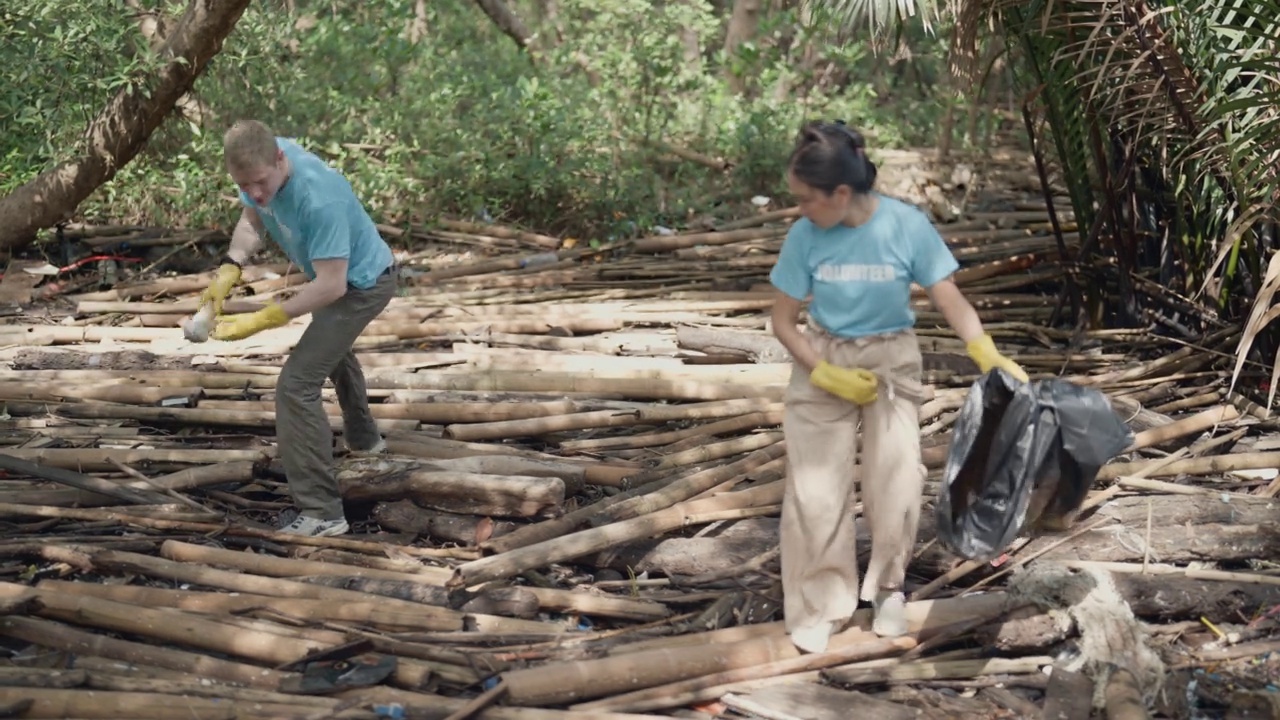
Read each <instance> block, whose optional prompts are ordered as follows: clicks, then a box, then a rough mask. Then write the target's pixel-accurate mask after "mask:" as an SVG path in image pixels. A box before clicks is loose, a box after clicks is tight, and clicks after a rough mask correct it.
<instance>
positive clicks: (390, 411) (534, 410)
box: [200, 400, 578, 425]
mask: <svg viewBox="0 0 1280 720" xmlns="http://www.w3.org/2000/svg"><path fill="white" fill-rule="evenodd" d="M200 409H202V410H203V409H208V410H221V411H237V412H244V411H249V412H254V413H270V414H271V415H272V417H274V414H275V402H273V401H268V400H259V401H254V400H201V401H200ZM324 409H325V411H326V412H327V413H328V414H330V415H336V416H341V414H342V409H341V408H340V407H339V406H338V405H337V403H325V404H324ZM577 410H578V403H575V402H573V401H572V400H552V401H546V402H492V403H486V402H462V403H451V402H382V403H370V405H369V411H370V413H371V414H372V415H373V417H375V418H379V419H384V420H414V421H417V422H423V423H430V424H432V425H448V424H452V423H490V422H499V421H508V420H524V419H528V418H543V417H553V416H558V415H563V414H568V413H575V412H577Z"/></svg>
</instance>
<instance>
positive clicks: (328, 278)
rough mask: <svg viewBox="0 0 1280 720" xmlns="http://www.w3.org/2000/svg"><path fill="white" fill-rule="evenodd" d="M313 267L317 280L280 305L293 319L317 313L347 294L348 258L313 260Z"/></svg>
mask: <svg viewBox="0 0 1280 720" xmlns="http://www.w3.org/2000/svg"><path fill="white" fill-rule="evenodd" d="M311 267H312V269H314V270H315V271H316V277H315V279H314V280H311V281H310V282H308V283H307V284H306V285H303V286H302V289H301V290H299V291H298V294H297V295H294V296H293V297H291V298H289V299H288V300H285V301H284V302H282V303H280V307H281V309H283V310H284V312H285V314H286V315H288V316H289V317H291V318H296V317H301V316H303V315H306V314H307V313H311V312H315V311H316V310H319V309H320V308H322V307H324V306H325V305H328V304H329V303H332V302H334V301H335V300H337V299H338V298H340V297H342V296H343V295H346V294H347V259H346V258H331V259H327V260H313V261H312V262H311Z"/></svg>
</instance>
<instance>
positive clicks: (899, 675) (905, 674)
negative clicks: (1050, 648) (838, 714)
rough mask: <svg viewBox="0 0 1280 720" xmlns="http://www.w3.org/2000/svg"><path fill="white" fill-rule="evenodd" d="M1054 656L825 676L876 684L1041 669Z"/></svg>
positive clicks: (890, 667)
mask: <svg viewBox="0 0 1280 720" xmlns="http://www.w3.org/2000/svg"><path fill="white" fill-rule="evenodd" d="M1053 662H1054V659H1053V658H1052V657H1051V656H1048V655H1037V656H1032V657H1022V658H979V659H975V660H951V661H945V660H944V661H930V660H919V661H916V662H911V663H904V664H901V665H888V666H883V667H874V668H860V667H847V668H827V669H825V670H823V671H822V673H821V674H822V677H823V678H824V679H826V680H829V681H831V682H835V683H840V684H842V685H874V684H879V683H884V682H891V681H907V680H933V679H949V678H964V679H968V678H975V677H981V676H984V675H1016V674H1021V673H1038V672H1040V669H1041V668H1042V667H1044V666H1046V665H1052V664H1053Z"/></svg>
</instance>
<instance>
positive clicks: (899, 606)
mask: <svg viewBox="0 0 1280 720" xmlns="http://www.w3.org/2000/svg"><path fill="white" fill-rule="evenodd" d="M875 614H876V616H875V620H874V621H873V622H872V623H871V631H872V632H874V633H875V634H877V635H879V636H880V637H899V636H901V635H906V634H907V598H906V596H905V595H903V594H902V593H901V592H890V591H887V590H881V591H880V592H879V593H877V594H876V599H875Z"/></svg>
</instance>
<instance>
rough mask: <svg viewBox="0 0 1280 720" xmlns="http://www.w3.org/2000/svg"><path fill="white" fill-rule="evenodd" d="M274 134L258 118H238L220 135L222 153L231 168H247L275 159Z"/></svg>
mask: <svg viewBox="0 0 1280 720" xmlns="http://www.w3.org/2000/svg"><path fill="white" fill-rule="evenodd" d="M278 149H279V148H278V146H277V145H276V135H275V133H274V132H272V130H271V128H269V127H267V124H266V123H264V122H261V121H258V120H238V121H237V122H236V123H235V124H234V125H232V126H231V127H230V128H229V129H228V130H227V132H226V134H224V135H223V136H222V155H223V158H224V160H225V161H226V163H227V167H228V168H229V169H231V170H249V169H252V168H258V167H262V166H263V165H272V164H274V163H275V161H276V152H277V151H278Z"/></svg>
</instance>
